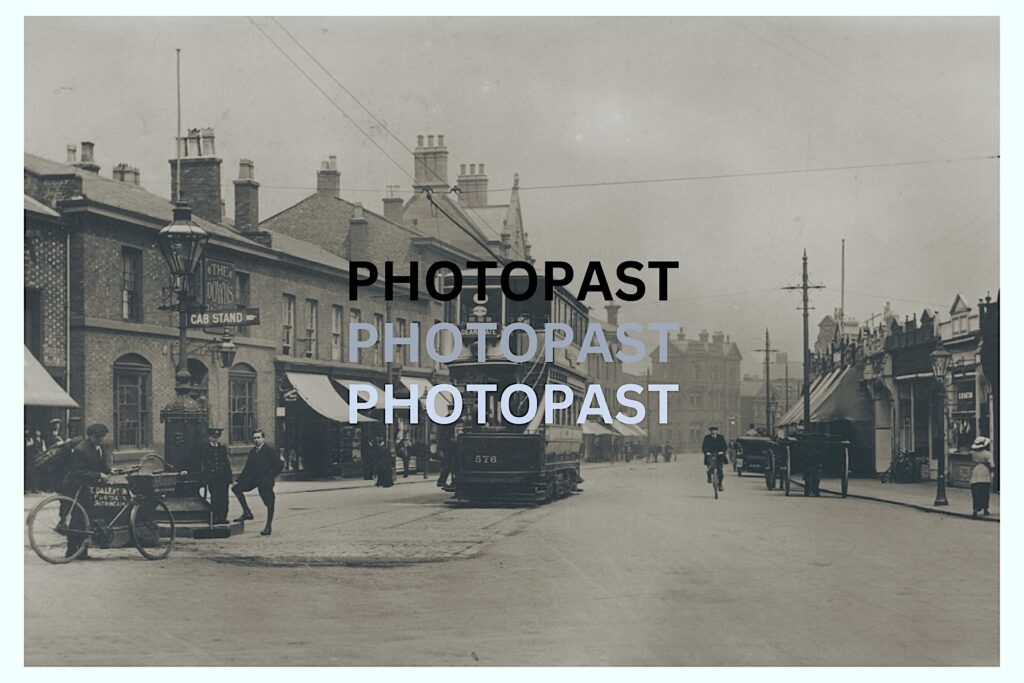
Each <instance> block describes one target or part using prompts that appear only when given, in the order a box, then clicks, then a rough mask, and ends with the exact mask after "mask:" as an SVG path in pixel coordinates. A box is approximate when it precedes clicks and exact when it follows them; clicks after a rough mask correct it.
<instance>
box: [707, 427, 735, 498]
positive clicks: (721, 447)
mask: <svg viewBox="0 0 1024 683" xmlns="http://www.w3.org/2000/svg"><path fill="white" fill-rule="evenodd" d="M728 449H729V447H728V445H727V444H726V443H725V437H724V436H722V435H721V434H719V433H718V427H716V426H714V425H712V426H710V427H708V433H707V434H705V435H704V441H703V442H702V443H701V446H700V450H701V451H702V452H703V453H704V467H706V468H708V483H710V482H711V463H712V461H714V462H715V467H716V468H717V469H718V490H719V491H724V490H725V489H724V488H723V487H722V465H723V464H725V463H727V462H729V458H728V457H727V456H726V455H725V453H726V451H727V450H728Z"/></svg>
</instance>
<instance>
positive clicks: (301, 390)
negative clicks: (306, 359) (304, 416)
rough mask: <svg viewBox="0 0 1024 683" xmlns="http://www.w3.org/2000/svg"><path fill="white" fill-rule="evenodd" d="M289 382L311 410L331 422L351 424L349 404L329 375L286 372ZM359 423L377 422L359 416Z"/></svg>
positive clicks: (361, 415)
mask: <svg viewBox="0 0 1024 683" xmlns="http://www.w3.org/2000/svg"><path fill="white" fill-rule="evenodd" d="M285 375H287V376H288V381H289V382H291V384H292V387H293V388H294V389H295V391H296V392H298V394H299V396H300V397H301V398H302V400H303V401H305V402H306V405H308V406H309V407H310V408H312V409H313V410H315V411H316V412H318V413H320V414H321V415H323V416H324V417H326V418H327V419H329V420H334V421H335V422H341V423H343V424H349V421H348V402H346V401H345V399H343V398H342V397H341V394H339V393H338V392H337V390H336V389H335V388H334V385H333V384H331V380H330V379H328V377H327V375H314V374H310V373H306V372H286V373H285ZM358 421H359V422H376V420H374V419H373V418H372V417H367V416H365V415H363V414H362V413H360V414H359V418H358Z"/></svg>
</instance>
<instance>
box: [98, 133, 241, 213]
mask: <svg viewBox="0 0 1024 683" xmlns="http://www.w3.org/2000/svg"><path fill="white" fill-rule="evenodd" d="M178 152H179V153H180V155H181V198H182V199H183V200H184V201H186V202H188V203H189V205H190V206H191V207H192V213H193V214H195V215H196V216H200V217H202V218H205V219H206V220H208V221H211V222H213V223H220V222H221V220H222V219H223V217H224V213H223V206H224V204H223V202H222V201H221V196H220V164H221V160H220V159H218V158H217V156H216V149H215V147H214V136H213V128H191V129H189V131H188V133H186V134H185V137H183V138H179V139H178ZM83 157H84V154H83ZM170 163H171V201H176V200H177V198H178V171H177V165H178V160H177V159H171V160H170Z"/></svg>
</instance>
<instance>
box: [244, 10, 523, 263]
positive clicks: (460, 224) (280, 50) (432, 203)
mask: <svg viewBox="0 0 1024 683" xmlns="http://www.w3.org/2000/svg"><path fill="white" fill-rule="evenodd" d="M248 19H249V23H251V24H252V25H253V26H255V27H256V29H257V30H258V31H259V32H260V33H262V34H263V36H264V37H265V38H266V39H267V40H269V41H270V43H271V44H272V45H273V46H274V47H275V48H277V50H278V52H280V53H281V54H282V55H284V56H285V58H286V59H287V60H288V61H289V62H291V63H292V66H294V67H295V68H296V69H298V71H299V73H301V74H302V75H303V76H305V77H306V80H308V81H309V82H310V83H312V84H313V87H315V88H316V89H317V90H319V91H320V93H321V94H322V95H323V96H324V97H326V98H327V101H328V102H330V103H331V104H332V105H334V108H335V109H337V110H338V111H339V112H341V114H342V115H343V116H344V117H345V118H346V119H348V121H349V122H350V123H351V124H352V125H353V126H355V128H356V130H358V131H359V132H360V133H362V134H363V136H364V137H366V139H367V140H369V141H370V142H371V143H373V145H374V147H376V148H377V149H378V150H380V152H381V154H383V155H384V156H385V157H387V158H388V159H389V160H390V161H391V163H393V164H394V165H395V166H397V167H398V169H399V170H400V171H402V173H404V174H405V175H406V176H407V177H408V178H409V179H410V180H412V181H413V182H414V183H415V182H416V179H415V178H414V177H413V176H412V175H410V174H409V172H408V171H406V170H405V168H404V167H403V166H402V165H401V164H399V163H398V162H397V161H395V159H394V158H393V157H392V156H391V155H390V154H388V153H387V151H386V150H385V149H384V148H383V147H381V146H380V145H379V144H378V143H377V141H376V140H374V139H373V138H372V137H370V135H369V134H368V133H367V132H366V131H364V130H363V129H362V128H361V127H360V126H359V124H358V123H356V122H355V120H354V119H353V118H352V117H351V116H349V115H348V112H346V111H345V110H344V109H342V108H341V105H339V104H338V103H337V102H335V101H334V99H333V98H332V97H331V96H330V95H328V94H327V91H325V90H324V89H323V88H321V87H320V84H319V83H317V82H316V81H315V80H313V78H312V76H310V75H309V74H308V73H306V71H305V69H303V68H302V67H301V66H299V64H298V62H296V61H295V60H294V59H292V57H291V55H289V54H288V53H287V52H285V51H284V49H283V48H282V47H281V46H280V45H279V44H278V43H277V41H275V40H274V39H273V38H271V37H270V35H269V34H268V33H267V32H266V31H264V30H263V27H262V26H260V25H259V24H258V23H257V22H256V21H255V20H253V18H252V17H249V18H248ZM431 205H433V206H435V207H436V206H437V204H436V203H435V202H433V201H431ZM442 213H444V215H445V216H447V217H448V220H450V221H451V222H452V223H453V224H454V225H455V226H456V227H458V228H459V229H460V230H462V231H463V232H464V233H466V234H467V235H469V236H470V238H472V239H473V241H474V242H477V244H480V245H481V246H483V243H481V242H480V240H479V239H478V238H477V236H476V235H475V234H474V232H473V231H472V230H470V229H469V228H467V227H466V226H464V225H462V223H460V222H458V221H457V220H455V219H454V218H452V217H451V216H450V215H449V214H448V213H447V212H445V211H442ZM484 222H485V223H486V221H484ZM488 227H490V225H489V224H488ZM491 231H492V232H494V233H495V235H497V232H495V230H494V228H493V227H491ZM499 239H500V236H499ZM485 249H486V251H487V253H488V254H490V255H491V256H495V254H494V252H493V251H491V250H490V249H489V248H485ZM496 258H497V257H496ZM498 260H499V261H503V260H504V259H498Z"/></svg>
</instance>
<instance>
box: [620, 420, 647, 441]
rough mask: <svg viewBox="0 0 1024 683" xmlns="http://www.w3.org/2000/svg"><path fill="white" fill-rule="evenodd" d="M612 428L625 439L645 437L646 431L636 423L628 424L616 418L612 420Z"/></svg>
mask: <svg viewBox="0 0 1024 683" xmlns="http://www.w3.org/2000/svg"><path fill="white" fill-rule="evenodd" d="M612 429H613V430H615V431H616V432H617V433H619V434H620V435H622V436H624V437H626V438H627V439H642V438H646V436H647V432H645V431H644V430H643V429H641V428H640V427H637V426H636V425H628V424H626V423H624V422H619V421H618V420H612Z"/></svg>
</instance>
